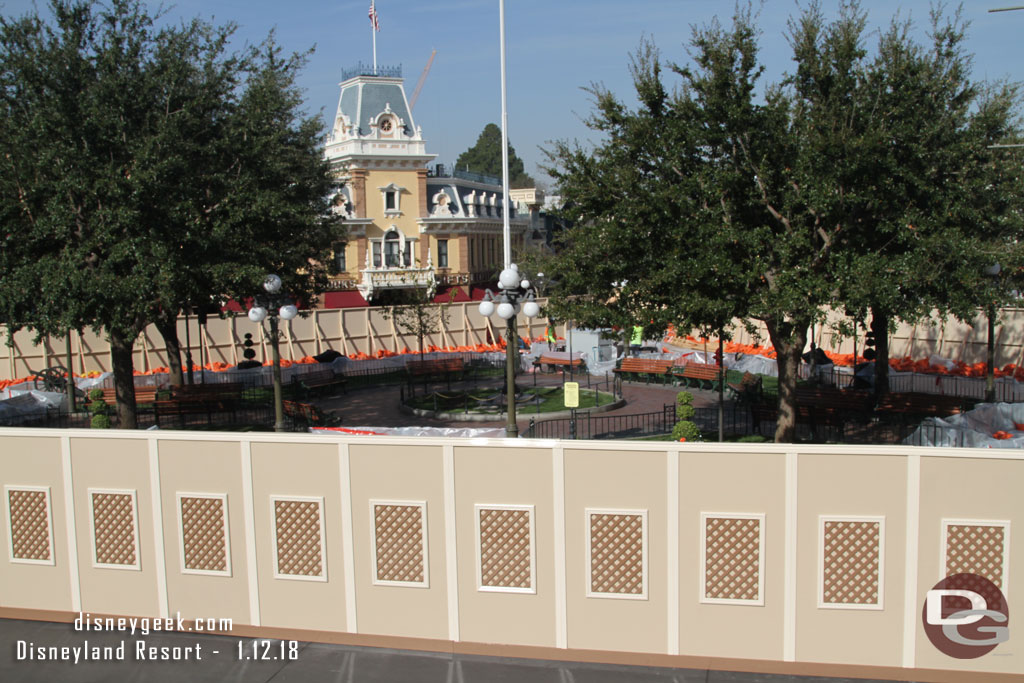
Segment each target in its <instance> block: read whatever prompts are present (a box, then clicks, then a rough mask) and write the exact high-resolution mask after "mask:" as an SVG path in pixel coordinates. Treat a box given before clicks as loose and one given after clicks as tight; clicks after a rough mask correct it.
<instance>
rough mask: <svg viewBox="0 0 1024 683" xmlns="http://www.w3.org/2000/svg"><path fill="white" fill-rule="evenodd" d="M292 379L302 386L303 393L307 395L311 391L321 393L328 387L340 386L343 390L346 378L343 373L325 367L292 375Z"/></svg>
mask: <svg viewBox="0 0 1024 683" xmlns="http://www.w3.org/2000/svg"><path fill="white" fill-rule="evenodd" d="M292 381H293V382H297V383H298V385H299V386H300V387H302V389H303V393H305V394H306V395H307V396H308V395H310V394H312V393H313V392H316V393H318V394H323V393H325V392H326V391H327V390H328V389H332V388H334V387H341V389H342V391H344V390H345V384H346V383H347V382H348V379H347V378H346V377H345V376H344V375H336V374H334V370H331V369H330V368H326V369H324V370H314V371H312V372H306V373H304V374H301V375H293V376H292Z"/></svg>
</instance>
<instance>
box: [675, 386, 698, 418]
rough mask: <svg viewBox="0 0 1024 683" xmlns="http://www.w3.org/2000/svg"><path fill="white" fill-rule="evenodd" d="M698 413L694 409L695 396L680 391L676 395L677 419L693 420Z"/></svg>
mask: <svg viewBox="0 0 1024 683" xmlns="http://www.w3.org/2000/svg"><path fill="white" fill-rule="evenodd" d="M696 414H697V411H696V410H694V407H693V394H691V393H690V392H689V391H680V392H679V393H678V394H676V419H677V420H692V419H693V416H694V415H696Z"/></svg>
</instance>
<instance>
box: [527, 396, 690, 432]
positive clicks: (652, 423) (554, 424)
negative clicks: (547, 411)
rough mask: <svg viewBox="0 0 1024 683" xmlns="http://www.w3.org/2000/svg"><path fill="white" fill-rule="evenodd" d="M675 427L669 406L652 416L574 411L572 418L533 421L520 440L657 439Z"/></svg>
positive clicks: (673, 415)
mask: <svg viewBox="0 0 1024 683" xmlns="http://www.w3.org/2000/svg"><path fill="white" fill-rule="evenodd" d="M675 423H676V407H675V405H674V404H672V403H666V404H665V406H664V407H663V408H662V409H661V410H660V411H657V412H653V413H636V414H633V415H601V414H600V413H598V414H596V415H595V414H594V413H591V412H590V411H585V410H581V411H577V412H576V414H575V415H574V416H573V417H566V418H557V419H554V420H542V421H536V420H535V419H534V418H531V419H530V426H529V427H528V428H527V430H526V431H525V432H523V434H522V436H523V437H524V438H528V439H635V438H638V437H643V436H657V435H659V434H667V433H669V432H671V431H672V427H673V426H674V425H675Z"/></svg>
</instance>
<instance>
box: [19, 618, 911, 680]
mask: <svg viewBox="0 0 1024 683" xmlns="http://www.w3.org/2000/svg"><path fill="white" fill-rule="evenodd" d="M85 640H88V641H89V644H90V646H100V647H106V646H110V647H114V648H116V647H117V646H118V645H120V644H121V643H122V642H123V643H124V652H125V657H124V660H123V661H117V660H115V661H80V662H78V663H77V664H76V663H74V662H68V661H39V660H38V659H35V660H30V659H27V658H22V659H19V657H18V651H19V641H20V642H21V643H22V645H21V647H22V651H24V649H25V648H27V647H29V643H31V647H32V648H33V652H34V653H38V648H40V647H43V648H46V649H47V651H49V648H51V647H56V648H61V647H69V648H73V647H78V648H80V647H82V645H83V641H85ZM140 641H143V642H144V643H145V645H144V648H145V650H146V651H147V652H152V653H154V654H155V655H156V656H160V653H161V650H152V651H150V650H148V648H168V650H166V652H167V653H168V654H169V655H172V656H173V654H174V652H175V651H174V650H173V649H172V648H175V647H177V648H181V650H179V652H180V653H182V656H184V648H192V650H191V652H192V653H195V652H197V650H196V649H195V648H196V646H198V647H199V648H200V649H199V650H198V654H199V655H200V656H201V657H202V659H200V660H198V661H197V660H196V659H195V657H194V655H193V656H192V657H191V658H190V661H138V659H137V657H136V653H137V645H136V643H137V642H140ZM253 642H254V641H253V639H251V638H235V637H230V636H209V635H197V634H195V633H158V632H155V631H154V632H151V633H150V634H149V635H148V636H141V635H138V634H136V635H131V634H130V633H128V632H127V631H125V632H116V633H96V632H87V633H86V632H78V631H75V630H74V629H73V628H72V626H71V624H57V623H50V622H41V621H21V620H15V619H0V681H4V683H37V682H38V683H51V682H52V683H56V682H58V681H59V682H60V683H92V682H93V681H110V682H113V683H117V682H119V681H147V682H148V683H165V682H166V683H172V682H175V683H176V682H177V681H190V683H207V682H209V683H215V682H216V683H221V682H222V681H236V682H238V683H269V682H270V681H273V683H289V682H291V681H294V682H295V683H311V682H319V681H336V682H337V683H826V682H828V683H851V682H852V681H853V680H854V679H849V678H843V679H839V678H818V677H806V676H782V675H771V674H750V673H736V672H729V671H709V670H701V669H664V668H654V667H640V666H635V667H628V666H609V665H599V664H581V663H574V662H557V661H547V660H530V659H508V658H499V657H477V656H468V655H452V654H444V653H428V652H409V651H405V650H385V649H374V648H365V647H350V646H344V645H325V644H321V643H304V642H299V643H297V646H296V648H295V649H294V650H291V649H290V648H289V644H288V642H287V641H286V644H285V649H284V652H285V653H286V655H288V654H289V653H294V658H292V657H290V656H286V657H285V659H283V660H282V659H280V653H281V651H282V650H281V647H280V642H281V641H277V640H272V641H269V642H270V643H271V645H270V647H269V648H264V647H262V645H261V646H260V647H259V649H258V651H259V652H261V653H267V654H268V659H267V660H265V661H253V660H250V659H248V658H249V657H250V656H251V653H252V652H253ZM262 642H267V641H261V643H262ZM239 649H241V652H242V656H241V657H239V654H238V653H239ZM883 683H884V682H883ZM889 683H893V682H891V681H890V682H889Z"/></svg>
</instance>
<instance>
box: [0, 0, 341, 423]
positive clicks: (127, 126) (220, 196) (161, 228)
mask: <svg viewBox="0 0 1024 683" xmlns="http://www.w3.org/2000/svg"><path fill="white" fill-rule="evenodd" d="M50 8H51V11H52V13H53V19H52V22H51V23H47V22H46V21H44V20H43V19H41V18H40V17H39V16H38V15H28V16H26V17H24V18H22V19H18V20H11V21H9V20H6V19H2V20H0V134H2V142H0V145H3V158H2V163H3V164H4V167H3V172H2V173H0V195H2V196H0V220H3V221H4V225H5V241H4V246H5V256H4V259H5V264H4V265H5V271H4V273H3V275H2V277H3V278H4V282H3V286H2V287H0V310H2V311H3V315H4V316H5V318H6V321H7V322H8V324H9V325H10V326H11V329H17V328H18V327H20V326H29V327H32V328H34V329H35V330H36V331H37V332H38V333H39V334H61V333H62V332H63V331H65V330H67V329H69V328H75V329H81V328H84V327H93V328H95V329H97V330H99V329H101V328H102V330H103V331H104V332H105V333H106V335H107V337H108V339H109V341H110V344H111V355H112V359H113V369H114V377H115V387H116V389H117V404H118V414H119V418H120V423H121V426H122V427H124V428H133V427H134V426H135V401H134V383H133V366H132V346H133V343H134V341H135V339H136V338H137V336H138V335H139V333H140V332H141V330H142V329H143V328H144V327H145V325H146V324H147V323H149V322H150V321H152V320H153V319H155V318H156V319H159V318H161V317H165V318H166V317H167V316H172V315H176V314H177V311H178V310H179V309H180V307H181V305H182V302H183V301H184V302H189V303H193V304H194V303H197V301H196V299H197V298H199V301H200V302H208V301H209V299H210V296H211V294H212V295H215V296H218V297H223V296H224V295H240V294H241V293H246V292H251V291H254V289H255V287H256V286H258V283H259V282H260V280H261V279H262V276H263V274H264V273H266V272H267V270H269V269H280V270H281V275H282V276H285V277H286V278H289V279H290V280H291V282H290V283H289V284H290V285H291V286H292V289H293V290H294V291H296V292H300V293H304V294H306V295H307V296H308V295H311V294H312V293H313V292H315V291H316V288H317V287H318V286H320V285H321V283H322V282H323V279H324V275H323V268H322V267H321V266H320V265H319V263H322V262H324V261H325V259H318V258H317V257H318V255H319V254H320V252H317V251H316V250H309V249H307V248H308V247H309V246H310V244H313V243H315V244H323V242H320V240H321V239H322V238H324V237H325V236H327V235H329V234H330V222H331V221H330V220H328V219H325V218H324V217H325V216H326V214H327V196H328V194H329V188H330V185H331V182H330V179H329V176H328V173H327V167H326V165H325V164H324V162H323V159H322V158H321V156H320V154H319V149H318V147H317V145H316V141H317V140H318V139H319V137H318V136H319V129H318V128H317V124H316V121H315V120H313V119H309V118H300V117H299V113H298V112H299V109H298V107H299V99H298V95H297V93H296V91H295V87H294V81H293V77H294V72H295V69H296V68H298V65H299V64H301V57H298V58H294V59H292V60H283V61H282V60H280V59H279V58H278V56H277V54H276V52H275V51H274V49H273V47H272V44H271V43H268V46H267V48H266V50H265V54H264V56H263V57H262V58H261V59H257V58H256V57H257V55H255V54H253V55H248V56H245V57H243V58H242V59H238V58H235V57H232V56H227V55H225V54H224V45H225V43H226V40H227V37H228V36H229V35H230V32H231V30H232V29H231V27H225V28H222V29H214V28H212V27H209V26H208V25H205V24H202V23H200V22H192V23H191V24H186V25H183V26H180V27H165V28H157V27H156V26H155V19H154V18H153V17H151V16H150V15H149V14H147V13H146V11H145V10H144V9H143V8H142V7H141V5H140V4H139V3H138V2H136V1H135V0H114V1H113V2H112V3H111V4H110V6H109V8H107V9H101V8H99V6H98V5H96V4H95V3H92V2H79V3H72V2H66V1H65V0H51V4H50ZM246 76H248V78H247V79H246V78H245V77H246ZM243 80H245V87H244V88H241V87H239V86H240V84H241V83H242V81H243ZM325 242H329V239H327V240H325ZM8 247H9V248H10V250H9V251H8V249H7V248H8ZM311 259H312V260H311ZM239 263H241V264H244V265H242V266H239V265H236V264H239ZM299 268H301V271H300V270H298V269H299ZM307 300H308V299H307Z"/></svg>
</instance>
